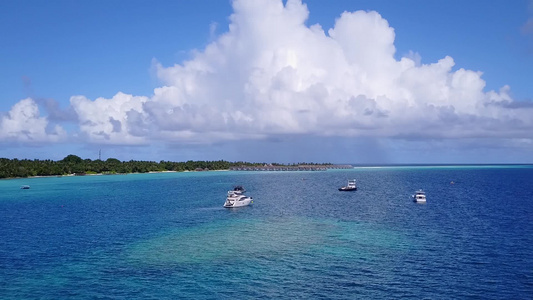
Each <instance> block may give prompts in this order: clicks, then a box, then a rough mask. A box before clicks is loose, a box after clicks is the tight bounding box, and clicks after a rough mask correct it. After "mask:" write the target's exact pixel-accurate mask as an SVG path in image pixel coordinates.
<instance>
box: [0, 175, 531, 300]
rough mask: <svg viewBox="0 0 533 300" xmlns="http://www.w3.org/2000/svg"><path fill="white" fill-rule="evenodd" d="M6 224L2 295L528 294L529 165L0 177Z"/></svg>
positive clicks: (0, 250)
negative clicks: (241, 191) (241, 195)
mask: <svg viewBox="0 0 533 300" xmlns="http://www.w3.org/2000/svg"><path fill="white" fill-rule="evenodd" d="M352 178H355V179H357V182H358V187H359V189H358V191H356V192H339V191H337V188H338V187H340V186H343V185H345V184H346V183H347V180H348V179H352ZM452 181H453V182H454V183H453V184H451V182H452ZM23 184H28V185H30V186H31V189H29V190H21V189H19V187H20V186H21V185H23ZM237 184H240V185H244V186H245V188H246V189H247V194H248V195H250V196H252V197H253V198H254V203H253V205H252V206H249V207H244V208H239V209H225V208H223V207H222V205H223V203H224V200H225V195H226V191H227V190H228V189H231V188H232V186H234V185H237ZM419 188H422V189H424V190H425V191H426V193H427V203H426V204H416V203H413V202H412V201H411V199H410V196H411V195H412V194H413V193H414V191H415V190H417V189H419ZM0 218H1V219H0V298H2V299H65V298H68V299H179V298H184V299H189V298H195V299H230V298H238V299H257V298H264V299H265V298H266V299H269V298H285V299H294V298H304V299H358V298H360V299H369V298H371V299H379V298H384V299H385V298H386V299H390V298H427V299H443V298H446V299H454V298H456V299H465V298H466V299H467V298H471V299H480V298H482V299H531V297H532V295H533V167H532V166H495V167H467V166H465V167H386V168H357V169H353V170H329V171H325V172H195V173H164V174H131V175H115V176H85V177H61V178H31V179H13V180H0Z"/></svg>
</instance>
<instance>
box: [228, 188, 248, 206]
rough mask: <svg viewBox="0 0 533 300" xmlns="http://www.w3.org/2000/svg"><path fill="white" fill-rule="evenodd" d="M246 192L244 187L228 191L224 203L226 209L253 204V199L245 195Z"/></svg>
mask: <svg viewBox="0 0 533 300" xmlns="http://www.w3.org/2000/svg"><path fill="white" fill-rule="evenodd" d="M245 191H246V190H245V189H244V188H243V187H242V186H236V187H234V188H233V190H231V191H228V195H227V197H226V202H224V207H226V208H232V207H242V206H247V205H250V204H252V203H253V202H254V201H253V198H252V197H248V196H246V195H244V192H245Z"/></svg>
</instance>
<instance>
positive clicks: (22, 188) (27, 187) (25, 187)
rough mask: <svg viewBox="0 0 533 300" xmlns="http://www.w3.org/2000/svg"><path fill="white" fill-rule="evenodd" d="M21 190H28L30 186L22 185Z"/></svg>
mask: <svg viewBox="0 0 533 300" xmlns="http://www.w3.org/2000/svg"><path fill="white" fill-rule="evenodd" d="M20 189H21V190H29V189H30V186H29V185H23V186H21V187H20Z"/></svg>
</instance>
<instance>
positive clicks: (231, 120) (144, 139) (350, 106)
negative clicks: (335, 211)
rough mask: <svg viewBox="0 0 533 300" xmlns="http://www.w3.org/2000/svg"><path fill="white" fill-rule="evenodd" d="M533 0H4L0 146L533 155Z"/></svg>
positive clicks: (358, 156) (133, 152)
mask: <svg viewBox="0 0 533 300" xmlns="http://www.w3.org/2000/svg"><path fill="white" fill-rule="evenodd" d="M302 2H303V3H302ZM532 3H533V2H531V1H489V2H487V1H455V0H453V1H340V0H339V1H318V0H309V1H283V2H281V1H277V0H272V1H270V0H258V1H239V0H236V1H214V0H199V1H154V2H149V1H137V0H136V1H51V2H43V1H2V2H0V36H2V39H0V57H2V59H1V60H0V70H1V72H0V145H1V150H0V157H8V158H30V159H34V158H39V159H45V158H50V159H61V158H63V157H65V156H66V155H68V154H71V153H72V154H77V155H79V156H81V157H83V158H91V159H96V158H97V157H98V156H97V155H98V150H99V149H102V156H103V158H104V159H105V158H108V157H115V158H118V159H120V160H130V159H137V160H156V161H159V160H174V161H183V160H189V159H193V160H203V159H206V160H215V159H226V160H247V161H265V162H299V161H317V162H322V161H330V162H338V163H344V162H349V163H469V162H470V163H509V162H528V163H532V162H533V159H532V156H531V154H530V153H533V152H532V150H533V102H532V101H533V100H532V99H533V87H532V85H531V84H530V81H531V78H533V74H532V73H533V4H532ZM344 12H345V13H344ZM343 13H344V14H343Z"/></svg>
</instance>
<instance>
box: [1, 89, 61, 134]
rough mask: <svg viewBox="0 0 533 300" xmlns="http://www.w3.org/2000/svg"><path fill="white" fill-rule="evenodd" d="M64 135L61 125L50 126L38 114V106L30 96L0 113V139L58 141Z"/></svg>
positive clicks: (45, 119)
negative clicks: (4, 112)
mask: <svg viewBox="0 0 533 300" xmlns="http://www.w3.org/2000/svg"><path fill="white" fill-rule="evenodd" d="M65 137H66V132H65V130H64V129H63V128H62V127H61V126H59V125H55V126H52V125H51V124H49V123H48V120H47V118H45V117H41V116H40V113H39V107H38V105H37V104H36V103H35V101H33V100H32V99H31V98H26V99H24V100H21V101H19V102H18V103H16V104H15V105H13V107H12V108H11V110H10V111H9V112H8V113H7V114H6V115H4V116H2V115H0V141H8V142H29V143H40V142H58V141H61V140H63V139H64V138H65Z"/></svg>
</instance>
